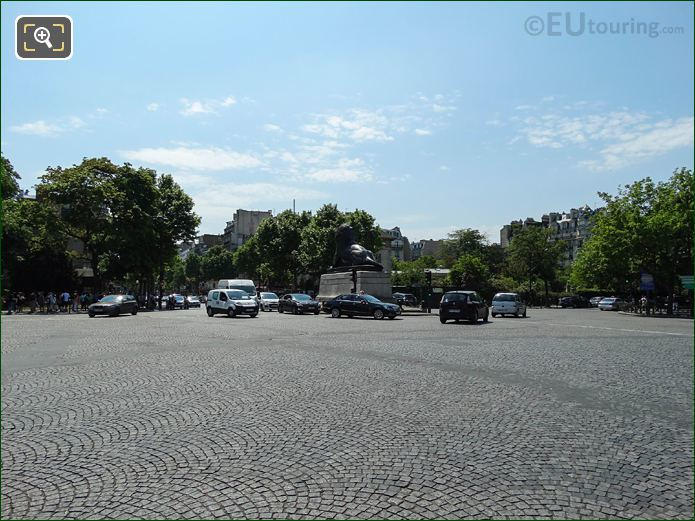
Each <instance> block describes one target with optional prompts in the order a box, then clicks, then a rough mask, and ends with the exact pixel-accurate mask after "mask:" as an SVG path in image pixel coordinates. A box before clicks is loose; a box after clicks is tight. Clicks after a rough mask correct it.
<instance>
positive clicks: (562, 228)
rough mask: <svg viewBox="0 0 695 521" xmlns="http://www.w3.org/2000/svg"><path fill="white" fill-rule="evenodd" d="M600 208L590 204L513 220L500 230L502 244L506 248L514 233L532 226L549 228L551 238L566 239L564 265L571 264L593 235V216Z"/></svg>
mask: <svg viewBox="0 0 695 521" xmlns="http://www.w3.org/2000/svg"><path fill="white" fill-rule="evenodd" d="M599 211H600V209H596V210H592V209H591V208H589V207H588V206H583V207H582V208H572V209H571V210H570V211H569V212H562V213H560V212H551V213H549V214H545V215H543V217H541V220H540V221H536V220H535V219H534V218H533V217H527V218H526V219H525V220H524V221H522V220H518V221H512V222H511V223H509V224H505V225H504V226H503V227H502V229H501V230H500V244H501V245H502V247H504V248H506V247H507V246H509V243H510V241H511V240H512V238H513V237H514V233H516V232H518V231H519V230H523V229H526V228H530V227H539V228H547V229H549V230H550V240H552V241H564V242H565V243H566V245H567V248H566V249H565V255H564V258H563V260H562V265H563V266H569V265H570V264H572V262H573V261H574V259H576V258H577V254H578V253H579V250H580V249H581V247H582V245H583V244H584V241H586V239H588V238H589V236H590V235H591V226H592V222H593V221H592V218H593V216H594V215H596V213H597V212H599Z"/></svg>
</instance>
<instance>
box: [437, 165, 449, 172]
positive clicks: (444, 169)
mask: <svg viewBox="0 0 695 521" xmlns="http://www.w3.org/2000/svg"><path fill="white" fill-rule="evenodd" d="M439 170H441V171H442V172H448V171H449V170H450V168H449V167H448V166H446V165H442V166H440V167H439Z"/></svg>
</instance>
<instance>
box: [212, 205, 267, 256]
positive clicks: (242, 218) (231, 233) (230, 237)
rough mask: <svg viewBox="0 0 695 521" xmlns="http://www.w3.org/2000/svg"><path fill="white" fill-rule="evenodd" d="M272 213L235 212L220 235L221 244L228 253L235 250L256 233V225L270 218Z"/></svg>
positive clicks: (260, 211) (258, 211)
mask: <svg viewBox="0 0 695 521" xmlns="http://www.w3.org/2000/svg"><path fill="white" fill-rule="evenodd" d="M272 216H273V212H271V211H270V210H268V211H267V212H264V211H262V210H241V209H239V210H237V211H236V212H235V213H234V217H233V218H232V220H231V221H227V226H225V228H224V232H223V233H222V244H223V245H224V247H225V248H226V249H228V250H229V251H234V250H236V249H237V248H238V247H239V246H241V245H242V244H244V243H245V242H246V241H247V240H248V238H249V237H251V235H253V234H254V233H256V230H257V229H258V225H259V224H261V221H263V219H267V218H268V217H272Z"/></svg>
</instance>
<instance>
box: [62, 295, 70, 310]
mask: <svg viewBox="0 0 695 521" xmlns="http://www.w3.org/2000/svg"><path fill="white" fill-rule="evenodd" d="M60 308H61V311H62V312H63V313H68V312H69V311H70V293H68V292H67V291H63V293H61V295H60Z"/></svg>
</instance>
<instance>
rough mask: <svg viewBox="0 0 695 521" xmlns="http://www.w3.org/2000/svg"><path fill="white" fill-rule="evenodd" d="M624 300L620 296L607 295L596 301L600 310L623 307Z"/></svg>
mask: <svg viewBox="0 0 695 521" xmlns="http://www.w3.org/2000/svg"><path fill="white" fill-rule="evenodd" d="M625 304H626V302H625V301H624V300H623V299H621V298H616V297H608V298H604V299H603V300H602V301H601V302H599V303H598V308H599V309H600V310H601V311H620V310H621V309H623V308H624V307H625Z"/></svg>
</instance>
